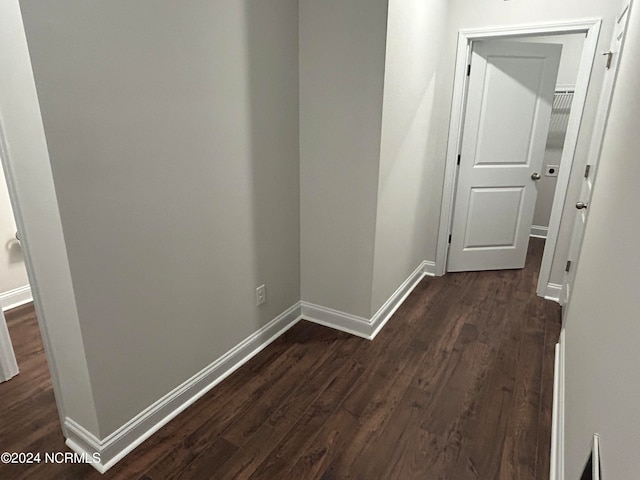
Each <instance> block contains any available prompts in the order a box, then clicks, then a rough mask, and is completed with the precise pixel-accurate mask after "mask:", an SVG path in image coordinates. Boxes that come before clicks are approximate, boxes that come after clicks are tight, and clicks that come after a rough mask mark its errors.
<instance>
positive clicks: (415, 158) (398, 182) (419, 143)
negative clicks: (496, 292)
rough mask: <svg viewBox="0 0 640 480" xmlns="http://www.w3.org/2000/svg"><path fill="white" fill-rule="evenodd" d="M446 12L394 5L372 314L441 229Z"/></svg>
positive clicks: (413, 2) (440, 4)
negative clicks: (441, 73)
mask: <svg viewBox="0 0 640 480" xmlns="http://www.w3.org/2000/svg"><path fill="white" fill-rule="evenodd" d="M446 14H447V2H446V1H445V0H428V1H422V0H392V1H391V2H389V17H388V22H387V50H386V64H385V74H384V100H383V110H382V135H381V146H380V170H379V178H378V193H377V202H378V203H377V211H376V230H375V256H374V275H373V288H372V290H373V293H372V295H373V298H372V312H375V311H376V310H377V309H378V308H380V306H382V305H383V304H384V302H385V301H386V300H387V299H388V298H389V297H390V296H391V295H392V294H393V292H394V291H395V290H396V289H397V288H398V287H399V286H400V285H401V284H402V282H404V281H405V280H406V279H407V277H408V276H409V275H410V274H411V272H413V271H414V270H415V268H416V267H417V266H418V265H420V264H421V263H422V261H423V260H426V259H429V254H430V253H431V252H429V250H428V245H429V241H430V238H431V237H432V236H435V235H437V231H438V223H437V221H436V222H435V223H433V222H430V221H429V219H430V218H437V215H438V212H437V211H436V210H435V209H437V208H438V207H439V205H437V204H436V203H435V202H432V201H430V199H431V198H432V197H434V196H438V195H439V192H440V191H441V189H442V184H441V182H438V181H437V177H434V168H436V167H435V165H434V162H432V161H431V162H430V161H429V160H430V159H431V158H433V156H434V143H435V132H436V128H437V127H436V126H437V124H438V123H439V122H440V121H442V120H441V119H440V118H438V116H437V115H438V110H437V109H434V105H435V102H436V97H435V87H436V77H437V66H438V60H439V58H440V54H441V52H442V48H443V46H444V39H445V27H446V18H447V17H446ZM436 170H437V168H436ZM434 180H435V181H434ZM431 260H432V258H431Z"/></svg>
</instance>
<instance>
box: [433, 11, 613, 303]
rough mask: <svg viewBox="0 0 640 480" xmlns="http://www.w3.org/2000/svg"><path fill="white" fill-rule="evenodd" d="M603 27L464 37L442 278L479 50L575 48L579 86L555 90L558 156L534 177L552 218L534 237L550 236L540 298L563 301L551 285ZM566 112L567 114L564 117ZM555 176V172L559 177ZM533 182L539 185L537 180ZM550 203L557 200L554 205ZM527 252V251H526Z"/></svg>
mask: <svg viewBox="0 0 640 480" xmlns="http://www.w3.org/2000/svg"><path fill="white" fill-rule="evenodd" d="M600 23H601V22H600V20H590V21H583V22H569V23H562V24H549V25H533V26H522V27H513V28H502V29H490V30H464V31H461V32H460V34H459V38H458V54H457V59H456V77H455V81H454V94H453V104H452V115H451V121H450V127H449V142H448V149H447V162H446V167H445V183H444V192H443V201H442V207H441V216H440V229H439V235H438V246H437V254H436V274H437V275H443V274H444V273H445V272H446V271H447V270H448V257H449V249H450V243H449V240H450V235H451V232H452V229H453V222H454V210H455V199H456V193H457V191H456V187H457V185H458V155H459V154H460V152H461V148H462V141H463V129H464V126H465V125H464V120H465V115H466V107H467V90H468V84H469V77H468V76H467V68H468V67H467V66H468V65H469V64H470V59H471V55H472V52H473V49H474V44H476V45H479V44H480V43H483V44H485V43H489V42H490V41H501V42H505V41H508V42H509V43H511V42H514V43H515V42H529V43H531V42H540V43H557V42H558V41H561V42H562V43H563V44H565V47H566V46H567V45H569V44H570V48H567V49H566V50H565V51H567V52H570V53H569V55H568V57H570V58H568V60H569V61H568V64H571V63H572V62H571V60H572V59H574V60H575V61H574V63H576V64H577V66H575V67H574V68H577V74H576V75H575V81H574V82H567V83H559V84H557V85H556V88H555V90H556V94H555V95H554V97H557V100H555V99H554V101H553V103H554V104H555V105H556V112H555V113H556V124H555V125H554V124H552V125H551V128H554V127H556V128H557V127H560V128H558V130H559V131H558V132H554V133H553V134H552V135H549V137H548V140H550V141H551V142H552V144H551V145H547V150H552V151H553V152H551V151H549V152H545V157H547V158H546V160H545V163H544V166H545V168H544V170H542V171H541V172H534V173H538V174H539V175H540V179H542V178H544V180H545V182H544V183H545V184H548V185H545V188H544V189H545V192H546V193H545V195H544V200H541V203H540V205H539V206H538V208H537V209H536V210H538V212H537V213H538V217H537V220H538V222H542V220H540V218H543V217H544V216H545V215H546V213H544V211H545V210H546V211H547V212H548V223H547V221H546V220H544V223H547V225H537V224H536V223H535V222H532V226H536V227H546V230H545V229H540V228H534V229H532V231H531V232H529V234H533V235H534V236H546V241H545V247H544V254H543V259H542V264H541V266H540V274H539V280H538V288H537V293H538V295H540V296H544V297H546V298H549V299H552V300H556V301H558V299H559V296H560V291H561V285H560V284H559V283H560V282H558V283H554V282H552V281H551V269H552V263H553V260H554V256H555V257H556V258H555V260H556V262H555V265H557V264H558V262H562V260H558V258H559V257H558V256H556V252H557V250H559V249H558V234H559V230H560V224H561V220H562V213H563V209H564V203H565V200H566V196H567V189H568V187H569V178H570V173H571V167H572V164H573V159H574V155H575V151H576V147H577V140H578V133H579V129H580V124H581V121H582V116H583V111H584V107H585V103H586V97H587V89H588V85H589V81H590V77H591V70H592V65H593V62H594V59H595V55H596V45H597V41H598V35H599V30H600ZM578 41H579V48H580V47H581V53H579V54H577V53H575V49H576V47H575V45H576V44H577V42H578ZM571 52H572V53H571ZM576 57H577V58H576ZM564 63H567V62H564ZM563 75H564V74H563ZM567 102H568V103H569V106H570V108H569V111H567V109H566V108H565V107H566V104H567ZM560 110H563V111H562V112H561V111H560ZM560 140H562V148H561V152H562V153H561V154H560V155H559V158H558V154H559V151H560V149H559V148H558V144H559V143H560ZM549 147H550V148H549ZM551 170H553V172H552V171H551ZM531 178H532V179H533V180H536V179H535V178H534V175H533V174H532V177H531ZM553 184H555V185H553ZM549 187H555V188H549ZM541 190H542V188H541ZM549 190H553V191H552V193H550V192H549ZM481 193H483V192H481ZM501 193H502V194H503V195H502V196H503V197H505V195H506V196H509V195H508V194H511V196H514V198H515V196H517V195H516V193H517V192H516V191H515V189H514V191H513V192H511V191H505V192H501ZM549 198H551V199H552V200H551V201H549ZM549 204H550V205H549ZM549 207H550V208H549ZM561 247H562V248H561V249H560V250H563V249H564V245H562V246H561ZM524 250H525V251H526V246H525V249H524ZM558 253H560V252H558ZM566 254H567V252H565V251H563V252H561V253H560V255H565V256H566ZM498 268H500V267H498ZM506 268H509V267H506ZM511 268H517V267H511Z"/></svg>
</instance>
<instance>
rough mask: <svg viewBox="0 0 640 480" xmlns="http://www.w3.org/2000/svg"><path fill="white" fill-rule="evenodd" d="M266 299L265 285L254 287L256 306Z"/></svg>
mask: <svg viewBox="0 0 640 480" xmlns="http://www.w3.org/2000/svg"><path fill="white" fill-rule="evenodd" d="M266 301H267V287H265V286H264V285H260V286H259V287H258V288H256V306H258V307H259V306H260V305H262V304H263V303H265V302H266Z"/></svg>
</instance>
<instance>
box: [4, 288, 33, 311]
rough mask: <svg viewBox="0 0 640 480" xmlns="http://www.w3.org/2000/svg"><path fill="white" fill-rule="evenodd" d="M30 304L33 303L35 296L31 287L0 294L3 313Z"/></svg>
mask: <svg viewBox="0 0 640 480" xmlns="http://www.w3.org/2000/svg"><path fill="white" fill-rule="evenodd" d="M29 302H33V294H32V293H31V286H29V285H24V286H23V287H18V288H14V289H13V290H9V291H8V292H3V293H0V305H1V306H2V311H3V312H6V311H7V310H11V309H12V308H16V307H19V306H20V305H24V304H25V303H29Z"/></svg>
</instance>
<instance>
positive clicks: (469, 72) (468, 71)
mask: <svg viewBox="0 0 640 480" xmlns="http://www.w3.org/2000/svg"><path fill="white" fill-rule="evenodd" d="M469 75H471V64H469V65H467V77H468V76H469Z"/></svg>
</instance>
